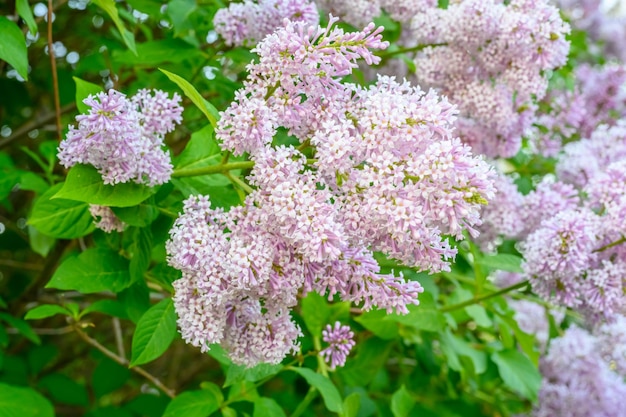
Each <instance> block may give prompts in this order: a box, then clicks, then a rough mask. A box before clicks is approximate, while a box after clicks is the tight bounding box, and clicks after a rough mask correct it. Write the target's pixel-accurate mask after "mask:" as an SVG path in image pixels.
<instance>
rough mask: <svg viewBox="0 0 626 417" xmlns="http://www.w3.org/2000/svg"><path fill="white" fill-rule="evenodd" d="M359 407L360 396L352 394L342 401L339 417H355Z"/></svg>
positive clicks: (356, 393)
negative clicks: (341, 410)
mask: <svg viewBox="0 0 626 417" xmlns="http://www.w3.org/2000/svg"><path fill="white" fill-rule="evenodd" d="M360 407H361V395H359V393H358V392H353V393H352V394H350V395H348V396H347V397H346V398H345V399H344V400H343V413H342V414H341V417H356V416H357V414H358V413H359V408H360Z"/></svg>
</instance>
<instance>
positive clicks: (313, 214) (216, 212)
mask: <svg viewBox="0 0 626 417" xmlns="http://www.w3.org/2000/svg"><path fill="white" fill-rule="evenodd" d="M335 21H336V19H334V18H333V19H331V22H330V24H329V26H328V27H326V28H321V27H320V28H314V27H307V26H306V25H305V24H304V23H301V22H288V23H287V25H286V27H284V28H281V29H279V30H277V31H276V32H274V33H273V34H271V35H269V36H267V37H266V38H265V39H264V40H263V41H262V42H261V43H259V44H258V45H257V47H256V48H255V49H254V51H255V52H257V53H258V54H259V56H260V57H259V61H258V62H257V63H253V64H250V65H249V66H248V71H249V74H250V75H249V77H248V79H247V80H246V81H245V83H244V87H243V88H242V89H241V90H240V91H238V92H237V94H236V100H235V102H233V103H232V104H231V106H230V107H229V108H228V109H226V110H225V111H224V112H223V113H222V117H221V119H220V122H219V124H218V128H217V130H216V135H217V138H218V139H219V140H220V141H221V142H222V144H223V147H224V148H225V149H227V150H230V151H232V152H233V153H234V154H236V155H238V154H242V153H244V152H247V153H249V154H250V158H251V159H252V160H253V161H254V162H255V165H254V168H253V169H252V172H251V173H250V175H249V176H248V177H247V179H248V181H249V182H250V184H251V185H252V186H253V187H254V189H253V191H252V192H251V193H249V195H248V196H247V197H246V199H245V202H244V205H243V206H242V207H235V208H232V209H231V210H230V211H229V212H224V211H223V210H221V209H217V208H211V207H210V203H209V201H208V198H206V197H201V196H199V197H190V198H189V199H188V200H187V201H186V203H185V208H184V213H183V214H182V216H181V217H179V219H178V220H177V221H176V223H175V224H174V227H173V228H172V230H171V233H170V235H171V239H170V241H169V242H168V244H167V249H168V253H169V262H170V264H171V265H172V266H174V267H176V268H178V269H180V270H181V271H183V278H182V279H181V280H179V281H176V282H175V283H174V286H175V288H176V296H175V298H174V300H175V306H176V310H177V312H178V313H179V317H180V319H179V325H180V327H181V332H182V334H183V338H184V339H185V340H186V341H188V342H189V343H192V344H194V345H196V346H200V347H201V348H202V349H203V350H206V349H208V348H209V345H210V344H211V343H222V344H223V345H224V346H225V347H226V349H227V350H228V352H229V353H230V355H231V357H232V358H233V360H234V361H235V362H238V363H244V364H246V365H253V364H255V363H258V362H277V361H279V360H280V359H281V358H282V357H284V356H285V355H286V354H287V353H288V352H290V351H293V350H295V349H296V348H297V340H296V339H297V336H298V334H299V329H298V328H297V326H296V325H295V324H293V323H291V322H290V321H289V320H290V319H289V314H288V313H289V311H290V309H291V308H292V307H293V306H294V305H295V304H296V303H297V295H298V294H306V293H307V292H310V291H315V292H317V293H319V294H321V295H323V296H327V297H329V298H330V299H332V298H333V297H337V298H339V299H341V300H344V301H350V302H353V303H355V304H357V305H359V306H360V307H361V308H363V309H366V310H368V309H371V308H373V307H377V308H381V309H385V310H387V311H388V312H392V311H396V312H399V313H406V312H408V310H407V306H408V305H410V304H417V303H418V301H417V296H418V294H419V293H420V292H422V291H423V289H422V287H421V286H420V284H419V283H418V282H415V281H406V280H405V279H404V278H403V277H402V275H399V276H395V275H393V274H387V275H385V274H380V268H379V266H378V263H377V262H376V261H375V259H374V257H373V254H372V251H373V250H377V251H382V252H384V253H386V254H387V255H388V256H390V257H393V258H396V259H398V260H400V261H401V262H403V263H404V264H407V265H410V266H415V267H417V268H419V269H420V270H429V271H441V270H445V269H449V260H450V259H451V258H452V257H453V256H454V255H455V254H456V249H454V248H452V247H451V246H450V245H449V243H448V240H447V239H446V238H444V237H443V236H442V235H443V234H449V235H453V236H455V237H458V238H461V237H462V232H463V230H469V231H470V233H472V234H474V233H475V230H474V227H475V226H476V225H478V224H480V218H479V208H480V206H481V205H484V204H485V203H486V202H487V200H488V199H489V198H491V197H492V194H493V185H492V180H491V176H492V173H491V170H490V168H489V166H488V165H487V164H486V162H484V161H483V160H482V159H480V158H477V157H474V156H472V154H471V153H470V149H469V147H468V146H466V145H463V144H462V143H461V142H460V141H459V139H458V138H455V137H454V136H453V134H452V130H453V121H454V114H455V110H454V107H453V106H451V105H450V104H449V103H448V102H447V101H446V100H442V99H441V98H439V97H438V96H437V95H436V94H435V93H434V92H429V93H425V92H423V91H421V90H420V89H419V88H417V87H412V86H410V85H409V84H408V83H398V82H396V81H395V80H394V79H392V78H389V77H381V78H380V79H379V80H378V82H377V83H376V84H375V85H373V86H371V87H370V88H367V89H364V88H359V87H357V86H354V85H350V84H343V83H341V82H340V77H343V76H345V75H347V74H350V72H351V71H352V69H353V68H355V67H356V65H357V64H356V61H357V59H364V60H365V61H366V62H367V63H370V64H372V63H376V62H378V60H379V59H378V58H377V57H376V56H374V55H373V54H372V52H371V51H370V49H380V48H384V47H386V46H387V43H386V42H383V41H382V38H381V35H380V32H381V30H382V28H375V26H374V25H373V24H370V25H368V26H367V27H366V28H365V29H364V30H363V31H361V32H355V33H345V32H343V31H342V30H341V29H339V28H336V27H334V23H335ZM281 127H282V128H286V129H287V130H288V133H289V134H290V135H292V136H294V137H295V139H297V140H298V141H299V142H300V146H299V147H298V148H295V147H293V146H284V145H281V146H274V145H273V141H274V135H275V134H276V131H277V129H279V128H281ZM305 153H308V154H309V156H313V157H314V158H313V159H312V160H307V157H306V156H305ZM241 305H246V306H249V308H248V309H247V310H246V312H247V313H246V314H238V313H237V312H238V311H239V309H240V306H241ZM252 311H254V312H256V313H254V314H252V313H250V312H252ZM236 313H237V314H238V315H237V316H236V317H237V319H236V320H235V319H231V318H229V317H230V316H232V315H235V314H236ZM272 321H280V323H281V326H280V328H281V329H283V331H282V332H280V333H276V332H269V333H267V332H265V333H263V334H264V336H261V333H259V332H260V331H261V330H262V328H263V329H265V328H266V327H267V328H272V329H273V328H274V327H275V326H274V324H271V323H272ZM290 323H291V324H290ZM250 329H254V333H253V334H254V336H255V337H254V338H252V336H248V332H249V331H250ZM264 331H265V330H264ZM251 334H252V333H251ZM277 338H278V339H277ZM281 343H282V345H281V347H280V348H278V347H277V346H278V345H279V344H281ZM244 353H245V355H244ZM260 353H264V354H265V355H266V356H261V355H260Z"/></svg>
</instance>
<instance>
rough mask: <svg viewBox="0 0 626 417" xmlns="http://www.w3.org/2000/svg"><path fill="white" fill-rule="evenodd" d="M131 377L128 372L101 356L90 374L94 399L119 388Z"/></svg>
mask: <svg viewBox="0 0 626 417" xmlns="http://www.w3.org/2000/svg"><path fill="white" fill-rule="evenodd" d="M130 377H131V372H130V370H129V369H128V368H127V367H125V366H122V365H120V364H118V363H117V362H114V361H113V360H111V359H109V358H108V357H106V356H102V358H101V359H100V362H99V363H98V365H97V366H96V369H94V371H93V373H92V374H91V386H92V387H93V393H94V394H95V396H96V398H101V397H103V396H105V395H107V394H109V393H111V392H113V391H115V390H117V389H119V388H121V387H123V386H124V385H125V384H126V383H127V382H128V380H129V379H130Z"/></svg>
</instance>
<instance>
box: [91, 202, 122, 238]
mask: <svg viewBox="0 0 626 417" xmlns="http://www.w3.org/2000/svg"><path fill="white" fill-rule="evenodd" d="M89 213H91V216H92V217H93V219H94V223H95V225H96V227H97V228H98V229H100V230H103V231H105V232H107V233H111V232H112V231H116V232H123V231H124V229H126V226H127V225H126V223H124V222H123V221H121V220H120V219H119V218H118V217H117V216H116V215H115V213H113V210H111V209H110V208H109V207H107V206H100V205H97V204H90V205H89Z"/></svg>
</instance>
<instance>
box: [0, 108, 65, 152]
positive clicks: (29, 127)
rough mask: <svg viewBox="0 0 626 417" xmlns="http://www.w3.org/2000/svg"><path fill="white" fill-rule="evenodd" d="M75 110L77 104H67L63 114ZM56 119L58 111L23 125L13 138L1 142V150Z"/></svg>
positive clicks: (62, 111) (62, 109)
mask: <svg viewBox="0 0 626 417" xmlns="http://www.w3.org/2000/svg"><path fill="white" fill-rule="evenodd" d="M75 109H76V103H74V102H72V103H70V104H66V105H65V106H63V107H62V108H61V114H64V113H67V112H70V111H73V110H75ZM55 117H56V111H54V112H51V113H48V114H45V115H43V116H41V117H40V118H38V119H36V120H32V121H30V122H28V123H26V124H23V125H22V126H20V127H18V128H17V129H15V132H13V134H12V135H11V136H9V137H8V138H5V139H3V140H1V141H0V148H4V147H5V146H7V145H9V144H10V143H11V142H13V141H14V140H16V139H19V138H21V137H22V136H24V135H26V134H27V133H28V132H30V131H32V130H35V129H39V128H40V127H42V126H44V125H45V124H47V123H50V121H52V120H54V119H55Z"/></svg>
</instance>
